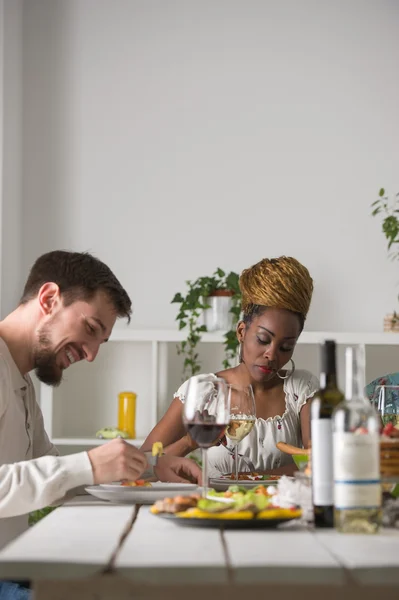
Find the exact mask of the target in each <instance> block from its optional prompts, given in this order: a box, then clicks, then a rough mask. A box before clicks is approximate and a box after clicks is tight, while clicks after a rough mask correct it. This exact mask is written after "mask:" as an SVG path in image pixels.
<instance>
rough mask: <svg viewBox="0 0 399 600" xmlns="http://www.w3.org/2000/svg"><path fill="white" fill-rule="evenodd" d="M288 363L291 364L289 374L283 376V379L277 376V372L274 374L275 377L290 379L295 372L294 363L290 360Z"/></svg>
mask: <svg viewBox="0 0 399 600" xmlns="http://www.w3.org/2000/svg"><path fill="white" fill-rule="evenodd" d="M290 361H291V362H292V367H291V371H289V373H287V375H284V377H282V376H281V375H280V374H279V372H278V371H277V373H276V375H277V377H280V379H289V378H290V377H291V376H292V375H293V374H294V371H295V363H294V361H293V360H292V358H290Z"/></svg>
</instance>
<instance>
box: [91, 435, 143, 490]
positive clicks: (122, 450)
mask: <svg viewBox="0 0 399 600" xmlns="http://www.w3.org/2000/svg"><path fill="white" fill-rule="evenodd" d="M88 455H89V459H90V462H91V467H92V469H93V478H94V483H96V484H97V483H110V482H111V481H120V480H121V479H127V480H129V481H135V480H136V479H138V478H139V477H140V475H141V473H142V472H143V471H145V469H146V468H147V466H148V463H147V459H146V457H145V454H144V453H143V452H141V450H138V449H137V448H135V447H134V446H132V445H131V444H128V443H127V442H125V441H124V440H122V439H120V438H118V439H116V440H112V442H108V443H107V444H104V445H102V446H99V447H98V448H94V449H93V450H89V452H88Z"/></svg>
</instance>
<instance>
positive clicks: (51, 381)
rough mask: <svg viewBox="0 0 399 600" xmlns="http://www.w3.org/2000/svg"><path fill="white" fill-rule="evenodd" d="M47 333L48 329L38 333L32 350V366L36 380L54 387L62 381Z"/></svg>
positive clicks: (60, 370) (59, 368) (60, 371)
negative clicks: (36, 341)
mask: <svg viewBox="0 0 399 600" xmlns="http://www.w3.org/2000/svg"><path fill="white" fill-rule="evenodd" d="M47 331H48V328H43V329H42V330H41V331H40V332H39V339H38V343H37V345H36V346H35V348H34V349H33V364H34V369H35V374H36V377H37V378H38V380H39V381H41V382H42V383H46V384H47V385H52V386H54V387H56V386H58V385H60V383H61V381H62V369H61V367H59V366H58V365H57V362H56V359H57V355H56V354H55V353H54V350H53V349H52V346H51V341H50V338H49V337H48V335H47Z"/></svg>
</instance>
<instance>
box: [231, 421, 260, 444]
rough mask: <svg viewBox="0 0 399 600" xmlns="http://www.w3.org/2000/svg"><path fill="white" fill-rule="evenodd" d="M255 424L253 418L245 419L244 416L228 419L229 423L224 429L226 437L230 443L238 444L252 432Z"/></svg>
mask: <svg viewBox="0 0 399 600" xmlns="http://www.w3.org/2000/svg"><path fill="white" fill-rule="evenodd" d="M254 424H255V418H254V417H246V416H245V415H237V418H234V419H232V418H231V417H230V423H229V424H228V425H227V428H226V432H225V433H226V437H228V438H229V439H230V440H231V441H232V442H235V443H236V444H239V443H240V442H241V440H243V439H244V438H245V437H246V436H247V435H248V434H249V433H250V431H251V430H252V428H253V426H254Z"/></svg>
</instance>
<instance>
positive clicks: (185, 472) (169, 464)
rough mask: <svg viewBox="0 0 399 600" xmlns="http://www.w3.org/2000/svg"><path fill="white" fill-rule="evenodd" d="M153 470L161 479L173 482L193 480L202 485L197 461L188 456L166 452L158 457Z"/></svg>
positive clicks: (191, 481)
mask: <svg viewBox="0 0 399 600" xmlns="http://www.w3.org/2000/svg"><path fill="white" fill-rule="evenodd" d="M154 472H155V474H156V476H157V477H158V478H159V479H160V480H161V481H172V482H173V483H193V482H194V483H198V485H202V475H201V469H200V468H199V466H198V465H197V463H195V462H194V461H193V460H190V459H189V458H180V456H170V455H169V454H166V455H164V456H161V457H160V458H158V463H157V466H156V467H155V468H154Z"/></svg>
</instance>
